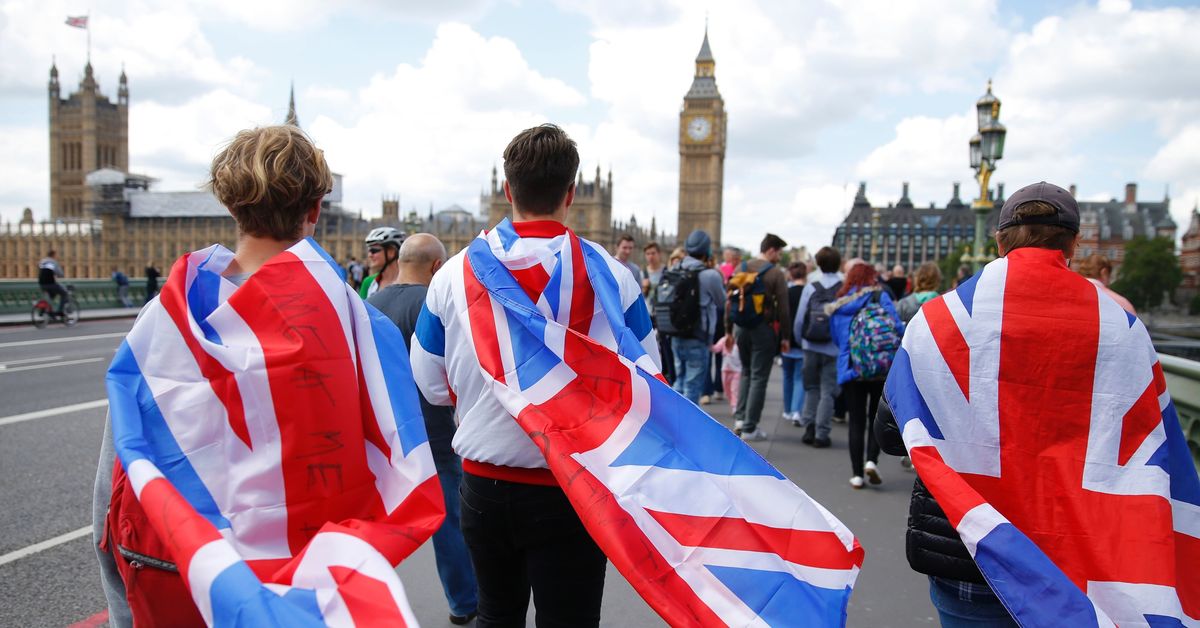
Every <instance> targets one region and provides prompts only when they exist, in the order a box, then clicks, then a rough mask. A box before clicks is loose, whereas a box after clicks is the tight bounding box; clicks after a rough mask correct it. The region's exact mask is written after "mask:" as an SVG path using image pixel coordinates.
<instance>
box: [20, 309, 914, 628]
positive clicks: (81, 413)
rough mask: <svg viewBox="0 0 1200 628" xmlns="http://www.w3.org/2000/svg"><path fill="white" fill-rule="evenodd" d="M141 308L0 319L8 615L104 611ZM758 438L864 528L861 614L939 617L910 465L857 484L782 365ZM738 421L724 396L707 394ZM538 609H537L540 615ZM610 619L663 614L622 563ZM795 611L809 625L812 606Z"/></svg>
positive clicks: (425, 596)
mask: <svg viewBox="0 0 1200 628" xmlns="http://www.w3.org/2000/svg"><path fill="white" fill-rule="evenodd" d="M131 325H132V321H131V320H115V321H83V322H81V323H80V324H79V325H77V326H76V327H74V328H71V329H66V328H63V327H62V326H52V327H50V328H48V329H45V330H40V331H39V330H35V329H32V328H31V327H15V326H14V327H5V328H0V400H2V402H0V505H2V506H3V507H0V600H3V602H2V603H0V626H65V625H70V624H72V623H75V622H81V621H85V620H90V621H89V623H91V624H93V625H94V624H95V623H96V622H99V621H101V620H102V616H101V615H99V613H101V612H102V611H103V609H104V597H103V594H102V593H101V591H100V587H99V585H98V584H97V582H98V581H97V578H98V576H97V570H96V567H95V560H94V557H93V554H92V552H91V546H90V537H89V536H88V535H87V527H88V525H89V522H90V502H91V489H92V477H93V474H94V471H95V464H96V456H97V451H98V443H99V438H100V434H101V430H102V426H103V421H104V408H103V406H102V405H99V404H97V403H90V402H98V401H100V400H102V399H103V398H104V384H103V378H104V370H105V368H106V366H107V364H108V361H109V360H110V359H111V357H112V355H113V352H114V351H115V349H116V347H117V346H118V344H119V343H120V340H121V336H122V335H123V333H124V332H125V331H127V330H128V329H129V327H130V326H131ZM774 378H775V382H774V383H773V385H772V386H771V387H770V389H769V393H768V397H767V405H766V411H765V413H764V424H763V429H764V430H766V432H767V433H768V434H769V435H770V436H771V438H770V439H769V440H767V441H764V442H760V443H755V444H754V447H755V448H756V449H757V450H758V451H759V452H760V453H762V454H763V455H764V456H765V457H766V458H767V459H768V460H770V461H771V462H772V463H773V464H775V465H776V466H777V467H778V468H779V469H780V470H781V471H783V473H784V474H786V475H787V476H788V477H789V478H791V479H792V480H793V481H794V482H796V483H797V484H798V485H800V486H801V487H802V488H803V489H804V490H806V491H807V492H808V493H809V494H810V495H812V496H813V497H814V498H815V499H817V500H818V501H820V502H821V503H822V504H824V505H825V507H827V508H828V509H829V510H831V511H832V512H833V513H834V514H835V515H837V516H838V517H839V518H841V520H842V521H843V522H845V523H846V525H848V526H849V527H850V529H851V530H853V531H854V532H855V533H856V534H857V535H858V538H859V541H860V542H861V543H862V545H863V546H864V547H865V548H866V552H867V557H866V564H865V565H864V569H863V572H862V574H861V575H860V577H859V579H858V586H857V588H856V590H855V593H854V596H853V598H852V599H851V603H850V610H849V625H851V626H880V627H886V626H917V625H931V624H935V621H934V618H933V617H934V612H933V609H932V607H931V606H930V603H929V598H928V591H927V588H926V587H927V585H926V581H925V579H924V578H923V577H922V576H920V575H918V574H915V573H913V572H912V571H910V570H909V569H908V565H907V563H906V562H905V559H904V534H903V533H904V523H905V518H906V516H907V504H908V493H909V490H910V488H911V484H912V478H913V476H912V474H911V472H908V471H904V470H902V469H901V468H900V466H899V465H898V464H897V462H896V460H895V459H892V458H887V457H885V459H884V460H883V461H882V463H881V472H882V474H883V477H884V483H883V485H882V486H881V487H879V488H871V489H867V490H862V491H855V490H852V489H851V488H850V486H849V484H848V483H847V480H848V479H849V476H850V469H849V466H850V463H849V458H848V456H847V454H846V449H845V447H846V445H845V443H846V427H845V425H835V427H834V433H833V438H834V446H833V448H831V449H827V450H815V449H811V448H808V447H806V446H804V445H802V444H801V443H800V440H799V437H800V434H799V432H800V431H799V430H798V429H796V428H794V427H792V426H791V425H790V424H787V423H786V422H784V421H782V420H780V419H779V413H780V410H781V386H780V382H779V369H775V374H774ZM705 409H706V410H708V411H709V413H710V414H712V415H713V416H714V417H715V418H716V419H718V420H720V421H722V422H723V423H725V424H726V425H729V424H731V423H732V421H731V419H730V412H729V407H728V405H726V404H723V403H720V404H713V405H709V406H706V408H705ZM399 573H400V575H401V578H402V579H403V581H404V584H405V587H406V588H407V590H408V595H409V598H410V601H411V603H412V606H413V608H414V610H415V611H416V613H417V616H418V618H419V619H420V620H421V622H422V624H423V625H426V626H448V625H449V623H448V622H447V620H446V606H445V602H444V600H443V598H442V594H441V589H440V586H439V584H438V580H437V576H436V572H435V569H434V563H433V552H432V549H431V548H430V546H429V544H426V545H425V546H424V547H422V548H421V549H420V550H418V552H417V553H416V554H414V555H413V556H412V557H410V559H409V560H408V561H406V562H405V563H404V564H403V565H401V566H400V568H399ZM531 616H532V615H531ZM602 623H603V625H605V626H622V627H624V626H658V625H662V623H663V622H662V621H661V620H660V619H658V618H657V616H656V615H655V614H654V613H653V612H652V611H650V609H649V608H648V607H647V606H646V604H645V603H644V602H642V601H641V600H640V599H639V598H638V597H637V595H636V594H635V593H634V592H633V589H632V588H631V587H630V586H629V585H628V583H626V582H625V580H624V579H623V578H622V577H621V576H620V574H618V573H617V572H616V571H615V570H612V569H611V567H610V569H609V575H608V578H607V580H606V585H605V599H604V610H603V619H602ZM798 624H800V625H803V620H802V618H798Z"/></svg>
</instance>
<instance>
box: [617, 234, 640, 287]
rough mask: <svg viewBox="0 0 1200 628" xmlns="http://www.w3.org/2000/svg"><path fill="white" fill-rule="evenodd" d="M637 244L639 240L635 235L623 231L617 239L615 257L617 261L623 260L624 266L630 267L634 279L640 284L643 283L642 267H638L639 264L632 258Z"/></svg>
mask: <svg viewBox="0 0 1200 628" xmlns="http://www.w3.org/2000/svg"><path fill="white" fill-rule="evenodd" d="M635 246H637V241H636V240H634V239H633V236H631V235H629V234H628V233H623V234H621V237H620V238H619V239H618V240H617V249H616V251H614V252H613V257H615V258H617V261H618V262H621V265H622V266H624V267H625V268H628V269H629V272H630V273H631V274H632V275H633V279H634V281H636V282H638V284H639V285H640V284H641V283H642V269H641V268H638V265H637V264H636V263H634V261H633V259H631V258H632V257H633V248H634V247H635Z"/></svg>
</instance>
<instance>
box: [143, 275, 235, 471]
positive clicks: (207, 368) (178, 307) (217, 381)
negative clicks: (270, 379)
mask: <svg viewBox="0 0 1200 628" xmlns="http://www.w3.org/2000/svg"><path fill="white" fill-rule="evenodd" d="M188 257H189V256H187V255H184V256H183V257H181V258H179V260H178V261H177V262H175V266H174V267H172V268H171V275H170V279H168V280H167V284H166V285H165V286H163V289H162V293H161V294H160V295H159V302H160V303H162V305H163V309H164V310H166V312H167V315H168V316H170V317H171V320H172V321H173V322H174V323H175V327H176V328H177V329H178V330H179V335H180V336H182V337H183V342H184V343H185V344H186V345H187V348H188V350H189V351H191V353H192V358H194V359H195V360H196V366H198V367H199V368H200V373H201V374H202V375H204V378H205V379H206V380H208V385H209V386H211V387H212V390H213V393H214V394H215V395H216V396H217V399H218V400H219V401H220V402H221V405H222V406H224V407H225V413H226V414H227V415H228V417H229V429H230V430H233V433H234V434H235V435H236V436H237V437H238V439H239V440H241V441H242V442H243V443H245V445H246V447H249V448H250V449H254V444H253V443H251V442H250V429H249V428H248V427H247V426H246V410H245V406H244V405H243V404H242V392H241V390H240V389H239V388H238V383H237V379H235V378H234V376H233V373H232V372H230V371H229V369H227V368H225V366H224V365H222V364H221V363H220V362H218V361H217V360H216V358H214V357H212V356H211V355H209V354H208V352H207V351H205V350H204V348H203V347H202V346H200V341H199V340H197V339H196V336H195V334H194V333H193V331H192V327H191V325H190V324H189V322H188V321H189V319H190V316H189V314H188V306H187V296H186V295H185V294H184V288H185V284H186V279H185V278H186V277H187V272H188Z"/></svg>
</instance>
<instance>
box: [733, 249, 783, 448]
mask: <svg viewBox="0 0 1200 628" xmlns="http://www.w3.org/2000/svg"><path fill="white" fill-rule="evenodd" d="M786 247H787V242H784V241H783V238H780V237H779V236H777V235H775V234H773V233H768V234H767V235H766V236H765V237H763V240H762V243H761V244H760V245H759V248H758V250H759V254H758V257H756V258H754V259H752V260H748V261H745V262H742V263H741V264H740V265H738V267H737V269H736V270H735V271H734V274H733V277H731V278H730V280H729V289H728V290H729V299H728V300H727V302H726V306H725V334H726V336H725V342H726V343H727V344H730V343H733V342H735V341H736V342H737V346H738V352H739V357H740V358H741V359H742V381H741V387H740V389H739V390H738V403H737V410H735V411H734V413H733V418H734V431H735V432H737V433H738V434H740V435H741V437H742V440H747V441H755V440H763V439H765V438H766V435H765V434H763V433H762V432H761V431H760V430H759V429H758V421H759V419H760V418H761V417H762V410H763V403H764V402H765V400H766V397H767V383H768V382H769V381H770V379H771V367H772V366H773V365H774V364H775V356H776V355H778V354H779V353H781V352H782V353H787V351H788V350H789V349H790V348H791V340H790V338H791V335H790V334H788V335H786V336H784V335H782V332H783V331H784V330H785V329H786V327H787V324H788V323H789V322H790V321H791V320H792V316H791V311H790V310H789V309H788V290H787V278H786V277H785V276H784V274H783V271H782V270H780V269H779V267H778V264H779V258H780V256H781V255H782V254H783V249H784V248H786Z"/></svg>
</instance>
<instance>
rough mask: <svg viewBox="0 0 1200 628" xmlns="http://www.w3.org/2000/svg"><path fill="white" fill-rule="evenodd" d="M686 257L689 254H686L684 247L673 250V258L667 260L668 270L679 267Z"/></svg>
mask: <svg viewBox="0 0 1200 628" xmlns="http://www.w3.org/2000/svg"><path fill="white" fill-rule="evenodd" d="M685 255H687V253H684V251H683V247H682V246H677V247H675V248H674V249H672V250H671V256H670V257H668V258H667V268H676V267H678V266H679V263H680V262H682V261H683V258H684V256H685Z"/></svg>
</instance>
